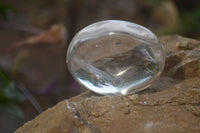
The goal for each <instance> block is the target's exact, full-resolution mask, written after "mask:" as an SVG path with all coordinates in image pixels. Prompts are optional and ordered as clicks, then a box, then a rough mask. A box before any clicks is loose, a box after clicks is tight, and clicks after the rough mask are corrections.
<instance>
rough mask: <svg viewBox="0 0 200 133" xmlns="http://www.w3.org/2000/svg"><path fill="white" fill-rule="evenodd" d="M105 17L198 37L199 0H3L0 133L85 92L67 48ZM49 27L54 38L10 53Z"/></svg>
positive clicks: (158, 32) (0, 9)
mask: <svg viewBox="0 0 200 133" xmlns="http://www.w3.org/2000/svg"><path fill="white" fill-rule="evenodd" d="M106 19H120V20H127V21H131V22H134V23H137V24H140V25H143V26H145V27H147V28H149V29H150V30H152V31H153V32H154V33H155V34H156V35H158V36H164V35H174V34H177V35H182V36H185V37H190V38H194V39H197V40H199V39H200V1H199V0H190V1H188V0H18V1H16V0H1V1H0V131H1V132H2V133H10V132H13V131H15V130H16V129H17V128H19V127H20V126H21V125H23V124H24V123H25V122H27V121H28V120H31V119H33V118H34V117H35V116H37V115H38V114H39V113H41V112H42V111H43V110H45V109H47V108H49V107H52V106H53V105H55V104H56V103H58V102H59V101H61V100H63V99H66V98H70V97H72V96H75V95H78V94H79V93H81V92H82V91H84V90H83V89H80V86H79V85H78V84H77V83H76V82H75V81H74V80H73V79H72V78H71V76H70V74H69V72H68V70H67V66H66V63H65V56H66V50H67V46H68V44H69V42H70V40H71V39H72V37H73V36H74V35H75V34H76V33H77V32H78V31H79V30H81V29H82V28H83V27H85V26H87V25H89V24H91V23H94V22H97V21H101V20H106ZM52 26H53V28H52V29H53V32H50V33H52V34H50V35H52V36H50V37H49V36H47V37H46V38H45V37H44V36H43V38H42V39H41V38H39V39H38V38H35V40H37V39H38V40H39V41H38V40H37V41H36V42H34V45H31V46H23V47H22V46H19V47H18V48H16V49H12V46H13V45H17V44H18V43H20V44H21V43H24V40H26V41H27V38H30V37H34V36H38V35H40V34H41V33H43V32H44V31H48V29H51V27H52ZM57 31H58V32H57ZM54 37H55V39H54ZM44 38H45V39H44ZM52 38H53V39H52ZM40 39H41V40H42V41H41V40H40ZM54 40H56V41H54ZM24 44H26V43H24ZM36 44H37V45H36ZM18 45H19V44H18ZM7 48H10V49H11V50H6V49H7Z"/></svg>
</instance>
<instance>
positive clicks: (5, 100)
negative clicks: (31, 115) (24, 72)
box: [0, 70, 25, 118]
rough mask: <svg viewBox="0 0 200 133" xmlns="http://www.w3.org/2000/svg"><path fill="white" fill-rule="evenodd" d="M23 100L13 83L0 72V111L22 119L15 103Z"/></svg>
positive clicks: (21, 114) (20, 111)
mask: <svg viewBox="0 0 200 133" xmlns="http://www.w3.org/2000/svg"><path fill="white" fill-rule="evenodd" d="M23 100H25V97H24V95H23V94H22V93H21V92H20V91H19V90H18V88H17V87H16V85H15V83H14V82H13V81H11V80H10V78H9V77H8V76H7V75H6V74H5V73H4V72H3V71H1V70H0V111H5V112H7V113H10V114H12V115H15V116H17V117H20V118H22V117H23V113H22V110H21V109H20V107H19V106H18V105H17V103H19V102H22V101H23Z"/></svg>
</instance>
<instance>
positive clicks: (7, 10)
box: [0, 3, 14, 19]
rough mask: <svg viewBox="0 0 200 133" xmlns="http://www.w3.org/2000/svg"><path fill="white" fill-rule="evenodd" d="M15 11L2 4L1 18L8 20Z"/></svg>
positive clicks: (0, 7) (0, 4)
mask: <svg viewBox="0 0 200 133" xmlns="http://www.w3.org/2000/svg"><path fill="white" fill-rule="evenodd" d="M13 11H14V9H13V8H12V7H11V6H9V5H6V4H3V3H0V18H3V19H7V17H8V14H9V13H10V12H13Z"/></svg>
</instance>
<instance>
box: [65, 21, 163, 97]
mask: <svg viewBox="0 0 200 133" xmlns="http://www.w3.org/2000/svg"><path fill="white" fill-rule="evenodd" d="M164 64H165V54H164V50H163V46H162V44H161V43H160V41H159V40H158V38H157V37H156V36H155V35H154V34H153V33H152V32H151V31H150V30H148V29H146V28H145V27H142V26H140V25H137V24H134V23H131V22H127V21H120V20H106V21H100V22H97V23H94V24H91V25H89V26H87V27H85V28H84V29H82V30H81V31H80V32H78V33H77V34H76V35H75V36H74V38H73V39H72V41H71V42H70V45H69V48H68V52H67V65H68V69H69V71H70V72H71V74H72V75H73V77H74V78H75V79H76V80H77V81H78V82H79V83H80V84H81V85H82V86H84V87H86V88H88V89H90V90H91V91H93V92H96V93H99V94H104V95H107V94H114V95H127V94H130V93H134V92H138V91H141V90H143V89H145V88H147V87H148V86H149V85H151V83H152V82H153V81H154V80H155V79H156V78H158V76H159V75H160V74H161V72H162V71H163V68H164Z"/></svg>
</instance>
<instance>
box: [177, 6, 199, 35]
mask: <svg viewBox="0 0 200 133" xmlns="http://www.w3.org/2000/svg"><path fill="white" fill-rule="evenodd" d="M199 30H200V6H198V7H196V8H194V9H193V10H190V11H182V12H181V21H180V26H179V32H180V33H182V34H183V35H190V34H192V33H197V32H199Z"/></svg>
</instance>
